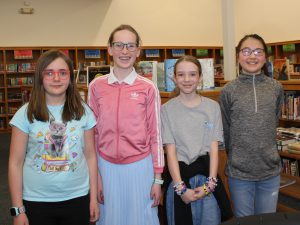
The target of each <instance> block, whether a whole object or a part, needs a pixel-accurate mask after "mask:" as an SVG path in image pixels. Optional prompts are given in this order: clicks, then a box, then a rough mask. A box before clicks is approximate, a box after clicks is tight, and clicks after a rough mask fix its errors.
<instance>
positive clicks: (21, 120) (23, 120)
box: [9, 104, 30, 134]
mask: <svg viewBox="0 0 300 225" xmlns="http://www.w3.org/2000/svg"><path fill="white" fill-rule="evenodd" d="M27 107H28V104H25V105H23V106H22V107H21V108H20V109H19V110H18V111H17V112H16V113H15V115H14V116H13V118H12V119H11V120H10V122H9V125H10V126H15V127H17V128H19V129H20V130H21V131H23V132H25V133H26V134H28V133H29V125H30V122H29V120H28V117H27Z"/></svg>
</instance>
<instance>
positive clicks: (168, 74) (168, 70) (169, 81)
mask: <svg viewBox="0 0 300 225" xmlns="http://www.w3.org/2000/svg"><path fill="white" fill-rule="evenodd" d="M176 61H177V59H166V60H165V62H164V63H165V64H164V68H165V86H166V91H168V92H171V91H173V90H174V88H175V83H174V65H175V63H176Z"/></svg>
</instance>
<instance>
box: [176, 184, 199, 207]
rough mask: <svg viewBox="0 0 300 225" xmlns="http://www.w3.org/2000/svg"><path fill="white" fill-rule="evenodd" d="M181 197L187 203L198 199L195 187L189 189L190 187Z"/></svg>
mask: <svg viewBox="0 0 300 225" xmlns="http://www.w3.org/2000/svg"><path fill="white" fill-rule="evenodd" d="M180 197H181V199H182V201H184V203H185V204H189V203H191V202H193V201H196V200H197V197H196V193H195V191H194V190H193V189H189V188H188V189H187V191H186V192H185V193H184V194H183V195H181V196H180Z"/></svg>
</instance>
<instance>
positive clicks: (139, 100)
mask: <svg viewBox="0 0 300 225" xmlns="http://www.w3.org/2000/svg"><path fill="white" fill-rule="evenodd" d="M112 71H113V70H112ZM88 93H89V96H88V103H89V105H90V107H91V108H92V110H93V111H94V113H95V116H96V120H97V125H96V132H95V140H96V149H97V151H98V153H99V154H100V155H101V157H103V158H104V159H105V160H107V161H109V162H112V163H117V164H127V163H132V162H136V161H138V160H141V159H144V158H145V157H147V156H148V155H149V154H152V159H153V166H154V172H155V173H162V172H163V167H164V155H163V149H162V142H161V132H160V95H159V91H158V89H157V88H156V87H155V85H154V84H153V83H152V82H151V81H150V80H148V79H147V78H144V77H142V76H140V75H138V74H137V73H136V72H135V70H133V71H132V72H131V73H130V75H129V76H128V77H127V78H126V79H125V80H124V81H123V82H122V83H119V82H118V81H117V79H116V78H115V76H114V75H113V72H111V73H110V74H108V75H105V76H101V77H98V78H96V79H94V80H93V81H92V82H91V84H90V86H89V92H88Z"/></svg>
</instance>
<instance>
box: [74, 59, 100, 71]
mask: <svg viewBox="0 0 300 225" xmlns="http://www.w3.org/2000/svg"><path fill="white" fill-rule="evenodd" d="M102 65H105V61H90V62H79V63H78V70H86V69H87V67H88V66H102Z"/></svg>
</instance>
